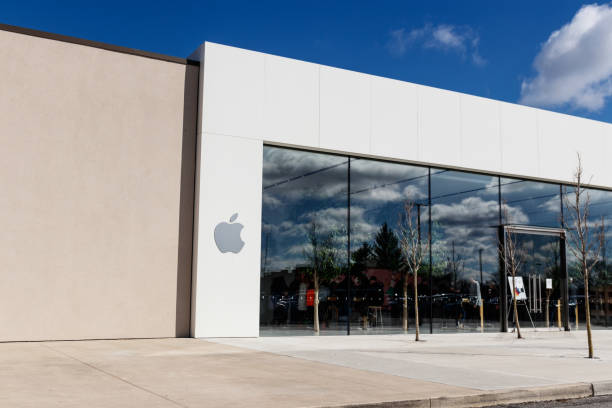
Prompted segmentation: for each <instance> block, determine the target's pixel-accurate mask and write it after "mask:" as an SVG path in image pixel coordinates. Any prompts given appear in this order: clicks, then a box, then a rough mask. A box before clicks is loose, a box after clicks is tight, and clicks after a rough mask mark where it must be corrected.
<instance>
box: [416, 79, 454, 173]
mask: <svg viewBox="0 0 612 408" xmlns="http://www.w3.org/2000/svg"><path fill="white" fill-rule="evenodd" d="M417 92H418V99H419V144H420V146H421V154H420V157H421V161H424V162H427V163H436V164H442V165H444V164H446V165H451V166H460V165H461V117H460V108H459V94H458V93H455V92H449V91H443V90H441V89H435V88H429V87H424V86H419V87H418V88H417Z"/></svg>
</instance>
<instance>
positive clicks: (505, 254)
mask: <svg viewBox="0 0 612 408" xmlns="http://www.w3.org/2000/svg"><path fill="white" fill-rule="evenodd" d="M503 212H504V219H505V220H506V223H507V224H510V223H511V219H510V215H509V212H508V206H507V205H506V204H505V203H504V205H503ZM504 234H505V239H504V246H503V247H502V248H500V249H499V251H500V256H501V257H502V260H503V261H504V265H505V268H506V270H507V271H510V276H511V277H512V312H513V315H514V327H515V328H516V335H517V337H518V338H519V339H522V338H523V336H522V335H521V325H520V323H519V316H518V307H517V302H516V300H517V299H516V273H517V272H518V271H519V270H520V268H521V265H522V264H523V262H524V260H525V256H526V254H525V248H524V247H522V246H520V245H519V242H518V238H517V235H516V234H515V233H514V232H513V231H512V230H511V229H506V230H505V231H504ZM505 318H506V317H505Z"/></svg>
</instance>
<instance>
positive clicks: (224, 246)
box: [215, 213, 244, 254]
mask: <svg viewBox="0 0 612 408" xmlns="http://www.w3.org/2000/svg"><path fill="white" fill-rule="evenodd" d="M236 218H238V213H235V214H234V215H232V216H231V217H230V219H229V223H228V222H220V223H219V224H217V226H216V227H215V244H217V248H219V251H221V253H223V254H224V253H226V252H233V253H235V254H237V253H238V252H240V251H241V250H242V247H243V246H244V241H243V240H242V239H241V238H240V232H241V231H242V228H244V225H242V224H240V223H234V221H236Z"/></svg>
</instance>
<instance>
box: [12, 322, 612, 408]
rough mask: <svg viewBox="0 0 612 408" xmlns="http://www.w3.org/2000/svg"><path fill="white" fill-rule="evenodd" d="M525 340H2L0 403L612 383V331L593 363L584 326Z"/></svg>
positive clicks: (239, 400)
mask: <svg viewBox="0 0 612 408" xmlns="http://www.w3.org/2000/svg"><path fill="white" fill-rule="evenodd" d="M526 335H527V336H528V338H527V340H523V341H517V340H515V339H514V338H513V337H512V335H509V334H508V335H502V334H467V335H464V334H452V335H435V336H425V338H426V340H427V341H426V342H420V343H414V342H413V341H411V339H412V337H411V336H403V335H395V336H351V337H344V336H342V337H318V338H315V337H299V338H296V337H292V338H258V339H217V340H215V341H204V340H197V339H156V340H110V341H72V342H41V343H3V344H0V367H1V369H0V406H1V407H4V406H7V407H77V406H78V407H82V406H87V407H92V408H94V407H143V406H147V407H176V406H180V407H216V406H254V407H278V406H283V407H314V406H338V405H351V404H353V405H357V404H376V403H379V402H390V401H404V403H402V404H400V405H397V406H419V407H421V406H422V407H431V406H476V404H481V405H482V404H486V403H490V404H493V403H496V402H499V401H506V402H513V401H521V400H537V399H550V398H552V397H555V398H556V397H559V398H562V397H572V396H573V397H579V396H586V395H588V394H589V393H592V385H591V383H593V382H597V381H609V380H612V332H603V331H602V332H596V333H595V345H596V350H597V355H598V356H599V357H600V358H599V359H597V360H588V359H585V358H584V357H583V356H584V354H585V350H584V344H583V343H584V337H585V334H584V332H577V333H559V332H556V333H526ZM608 386H609V385H608V384H606V383H604V384H602V385H597V387H599V388H598V389H599V390H600V391H601V392H605V390H606V387H608Z"/></svg>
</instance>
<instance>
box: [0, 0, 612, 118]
mask: <svg viewBox="0 0 612 408" xmlns="http://www.w3.org/2000/svg"><path fill="white" fill-rule="evenodd" d="M585 5H586V7H583V6H585ZM0 22H2V23H6V24H13V25H19V26H23V27H28V28H34V29H39V30H44V31H50V32H54V33H60V34H65V35H72V36H76V37H81V38H86V39H90V40H97V41H103V42H108V43H112V44H116V45H122V46H126V47H132V48H138V49H143V50H147V51H154V52H159V53H163V54H169V55H174V56H179V57H185V56H187V55H189V54H190V53H191V52H192V51H193V50H194V49H195V48H196V47H197V46H198V44H199V43H201V42H203V41H205V40H207V41H213V42H218V43H223V44H228V45H233V46H238V47H243V48H248V49H252V50H257V51H263V52H268V53H272V54H277V55H282V56H286V57H292V58H297V59H302V60H307V61H312V62H317V63H321V64H325V65H331V66H336V67H341V68H346V69H351V70H356V71H360V72H365V73H369V74H375V75H381V76H385V77H391V78H396V79H400V80H405V81H410V82H415V83H420V84H425V85H430V86H435V87H440V88H445V89H451V90H455V91H460V92H466V93H469V94H474V95H479V96H485V97H490V98H494V99H501V100H505V101H509V102H519V103H526V104H530V105H534V106H539V107H544V108H546V109H551V110H555V111H559V112H564V113H569V114H573V115H578V116H584V117H588V118H593V119H597V120H603V121H606V122H612V5H611V4H610V3H599V4H596V3H583V2H576V1H565V0H555V1H535V2H534V1H519V0H514V1H496V2H491V1H427V2H416V1H387V2H385V1H377V2H374V1H353V2H348V1H346V2H344V1H331V0H328V1H321V2H319V1H308V2H304V1H302V2H297V1H295V2H292V1H258V2H254V1H199V2H195V1H191V2H189V1H186V2H181V1H174V2H168V1H165V2H155V1H147V2H138V1H121V2H119V1H114V0H110V1H104V2H96V3H94V2H82V1H78V2H77V1H56V2H48V1H28V0H24V1H20V2H12V3H11V4H8V3H7V2H5V3H4V4H3V5H2V7H0ZM553 33H555V34H553Z"/></svg>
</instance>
